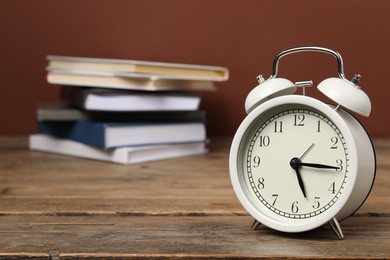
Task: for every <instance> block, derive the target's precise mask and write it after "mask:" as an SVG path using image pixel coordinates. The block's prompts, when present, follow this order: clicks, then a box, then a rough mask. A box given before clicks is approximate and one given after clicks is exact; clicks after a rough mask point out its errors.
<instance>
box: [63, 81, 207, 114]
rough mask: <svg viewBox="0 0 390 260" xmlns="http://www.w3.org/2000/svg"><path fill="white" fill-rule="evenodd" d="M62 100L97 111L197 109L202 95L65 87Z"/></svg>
mask: <svg viewBox="0 0 390 260" xmlns="http://www.w3.org/2000/svg"><path fill="white" fill-rule="evenodd" d="M60 97H61V98H62V99H64V100H66V101H68V103H69V104H70V105H72V106H76V107H78V108H81V109H84V110H94V111H174V110H178V111H184V110H197V109H198V108H199V104H200V100H201V96H200V95H199V94H195V93H191V92H184V91H158V92H150V91H131V90H118V89H104V88H82V87H73V86H63V87H61V92H60Z"/></svg>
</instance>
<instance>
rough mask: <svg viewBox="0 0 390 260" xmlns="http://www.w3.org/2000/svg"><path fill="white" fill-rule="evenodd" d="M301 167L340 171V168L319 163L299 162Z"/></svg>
mask: <svg viewBox="0 0 390 260" xmlns="http://www.w3.org/2000/svg"><path fill="white" fill-rule="evenodd" d="M299 165H300V166H306V167H312V168H320V169H336V170H338V169H340V167H337V166H332V165H326V164H319V163H303V162H299Z"/></svg>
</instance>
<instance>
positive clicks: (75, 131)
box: [38, 120, 206, 148]
mask: <svg viewBox="0 0 390 260" xmlns="http://www.w3.org/2000/svg"><path fill="white" fill-rule="evenodd" d="M38 130H39V132H40V133H44V134H48V135H51V136H54V137H58V138H62V139H68V140H73V141H77V142H81V143H84V144H87V145H91V146H95V147H99V148H114V147H123V146H139V145H156V144H176V143H190V142H200V141H205V140H206V128H205V124H204V123H203V122H188V123H165V122H164V123H154V122H153V123H152V122H147V123H139V122H136V123H133V122H132V123H127V122H126V123H125V122H97V121H88V120H78V121H38Z"/></svg>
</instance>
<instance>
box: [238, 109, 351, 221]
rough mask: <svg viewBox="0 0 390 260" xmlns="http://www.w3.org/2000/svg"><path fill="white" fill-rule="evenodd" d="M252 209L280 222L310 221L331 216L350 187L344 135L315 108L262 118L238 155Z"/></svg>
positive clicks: (252, 127)
mask: <svg viewBox="0 0 390 260" xmlns="http://www.w3.org/2000/svg"><path fill="white" fill-rule="evenodd" d="M237 158H238V159H237V161H238V165H237V169H238V170H237V172H238V175H239V176H238V177H239V179H240V183H241V186H242V187H244V188H243V190H244V193H245V195H246V197H248V198H249V200H250V201H251V203H252V205H254V207H255V208H256V209H257V210H258V211H260V212H262V214H263V215H266V216H268V217H269V218H271V219H274V220H276V221H284V222H297V221H298V222H299V221H303V222H304V221H309V220H312V219H315V218H316V217H318V216H321V215H322V214H323V213H325V212H327V211H329V209H331V208H332V206H333V205H335V204H336V203H337V201H338V199H339V198H340V196H342V193H343V190H344V189H345V186H346V183H348V172H349V152H348V145H347V143H346V141H345V138H344V136H343V133H342V132H341V131H340V130H339V128H338V126H337V125H335V124H334V123H333V122H332V121H331V120H330V119H329V118H327V117H326V116H325V115H324V114H322V113H321V112H320V111H318V110H316V109H313V108H311V107H310V106H295V107H294V106H288V105H287V106H286V105H285V106H279V107H276V108H273V109H270V110H269V111H267V112H266V113H263V114H262V115H261V116H258V117H257V118H256V119H255V120H253V122H252V123H251V125H250V127H248V129H247V130H246V132H245V134H244V135H243V137H242V140H241V142H240V147H239V149H238V154H237Z"/></svg>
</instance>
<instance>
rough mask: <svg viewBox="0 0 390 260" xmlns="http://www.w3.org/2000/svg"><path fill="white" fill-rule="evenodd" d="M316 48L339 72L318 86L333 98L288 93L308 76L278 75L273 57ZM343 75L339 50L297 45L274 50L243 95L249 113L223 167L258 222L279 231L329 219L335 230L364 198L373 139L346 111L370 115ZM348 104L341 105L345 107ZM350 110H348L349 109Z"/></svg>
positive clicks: (373, 165) (358, 90) (338, 231)
mask: <svg viewBox="0 0 390 260" xmlns="http://www.w3.org/2000/svg"><path fill="white" fill-rule="evenodd" d="M313 51H314V52H322V53H325V54H330V55H333V56H334V57H335V58H336V60H337V65H338V77H332V78H328V79H325V80H324V81H322V82H321V83H320V84H319V85H318V86H317V88H318V90H319V91H320V92H322V93H323V94H324V95H325V96H327V97H328V98H330V99H331V100H332V101H334V102H335V104H334V105H332V104H326V103H324V102H322V101H320V100H318V99H315V98H312V97H309V96H306V95H305V91H304V90H303V91H302V92H303V94H302V95H298V94H294V93H295V91H296V90H297V88H299V87H303V88H305V87H307V86H311V85H312V81H300V82H295V83H293V82H291V81H290V80H288V79H284V78H278V77H277V72H278V63H279V60H280V59H281V58H282V57H284V56H286V55H289V54H292V53H299V52H313ZM359 80H360V75H358V74H356V75H355V76H354V77H353V79H352V80H351V81H350V80H348V79H346V77H345V76H344V71H343V61H342V58H341V56H340V54H339V53H338V52H336V51H334V50H331V49H328V48H323V47H298V48H292V49H288V50H285V51H283V52H281V53H279V54H278V55H277V56H276V57H275V59H274V61H273V67H272V75H271V76H270V77H269V78H268V79H267V80H265V79H264V78H263V77H262V76H259V77H258V83H259V85H258V86H256V87H255V88H254V89H253V90H252V91H251V92H250V93H249V95H248V96H247V98H246V101H245V109H246V112H247V113H248V115H247V116H246V118H245V119H244V120H243V122H242V123H241V125H240V126H239V128H238V130H237V132H236V134H235V136H234V139H233V141H232V145H231V150H230V157H229V170H230V178H231V182H232V185H233V188H234V191H235V194H236V195H237V197H238V199H239V201H240V202H241V204H242V205H243V207H244V208H245V209H246V210H247V211H248V213H249V214H250V215H251V216H252V217H253V218H254V219H255V221H254V223H253V225H252V228H253V229H257V228H258V227H259V226H260V224H263V225H265V226H267V227H269V228H272V229H275V230H279V231H283V232H290V233H293V232H303V231H308V230H312V229H315V228H317V227H319V226H322V225H324V224H326V223H329V224H330V226H331V227H332V229H333V230H334V231H335V233H336V234H337V236H338V237H339V238H340V239H342V238H343V237H344V236H343V232H342V230H341V228H340V224H339V222H340V221H342V220H344V219H346V218H348V217H349V216H351V215H352V214H353V213H354V212H355V211H356V210H357V209H359V207H360V206H361V205H362V204H363V202H364V201H365V199H366V198H367V196H368V194H369V193H370V190H371V187H372V185H373V183H374V179H375V171H376V159H375V151H374V147H373V144H372V142H371V139H370V137H369V135H368V134H367V132H366V130H365V129H364V127H363V126H362V124H361V123H360V122H359V121H358V120H357V119H356V118H355V117H354V116H353V115H352V113H356V114H359V115H362V116H365V117H368V116H369V115H370V111H371V102H370V99H369V98H368V96H367V95H366V93H365V92H364V91H363V90H362V89H361V88H360V87H359V86H358V83H359ZM347 110H348V111H347ZM349 111H350V112H349Z"/></svg>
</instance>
